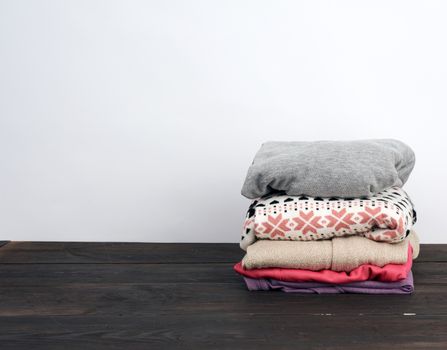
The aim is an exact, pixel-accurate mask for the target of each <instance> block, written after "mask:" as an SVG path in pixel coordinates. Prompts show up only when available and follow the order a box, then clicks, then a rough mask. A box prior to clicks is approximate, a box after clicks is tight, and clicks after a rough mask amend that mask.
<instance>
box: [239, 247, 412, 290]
mask: <svg viewBox="0 0 447 350" xmlns="http://www.w3.org/2000/svg"><path fill="white" fill-rule="evenodd" d="M412 262H413V251H412V248H411V246H410V245H409V246H408V260H407V262H406V263H405V264H387V265H385V266H383V267H379V266H376V265H371V264H364V265H360V266H359V267H357V268H356V269H354V270H352V271H350V272H337V271H332V270H321V271H310V270H301V269H283V268H265V269H252V270H246V269H244V268H243V267H242V264H241V263H240V262H239V263H237V264H236V265H234V270H235V271H236V272H237V273H239V274H241V275H242V276H246V277H250V278H273V279H276V280H280V281H286V282H303V281H314V282H325V283H336V284H340V283H350V282H359V281H369V280H376V281H382V282H394V281H398V280H401V279H404V278H407V276H408V272H409V271H410V270H411V266H412Z"/></svg>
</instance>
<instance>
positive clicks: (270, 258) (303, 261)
mask: <svg viewBox="0 0 447 350" xmlns="http://www.w3.org/2000/svg"><path fill="white" fill-rule="evenodd" d="M409 244H411V246H412V247H413V259H415V258H416V257H417V256H418V254H419V239H418V237H417V234H416V232H414V231H412V232H411V233H410V235H409V236H408V237H407V238H406V239H405V240H404V241H403V242H400V243H396V244H388V243H383V242H375V241H372V240H370V239H367V238H364V237H359V236H350V237H336V238H333V239H330V240H323V241H308V242H299V241H269V240H259V241H257V242H255V243H254V244H252V245H251V246H249V247H248V249H247V254H246V255H245V257H244V258H243V260H242V266H243V267H244V268H245V269H247V270H251V269H259V268H267V267H282V268H294V269H306V270H312V271H319V270H324V269H327V270H333V271H352V270H354V269H355V268H357V267H359V266H360V265H363V264H372V265H376V266H384V265H387V264H404V263H405V262H406V261H407V258H408V245H409Z"/></svg>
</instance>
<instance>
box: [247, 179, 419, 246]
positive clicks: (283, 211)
mask: <svg viewBox="0 0 447 350" xmlns="http://www.w3.org/2000/svg"><path fill="white" fill-rule="evenodd" d="M250 208H251V211H250V212H249V214H247V218H246V220H245V222H244V232H243V234H242V240H241V246H242V242H243V241H244V239H245V242H253V241H254V240H255V239H256V238H260V239H271V240H284V239H287V240H317V239H329V238H332V237H335V236H338V237H339V236H344V235H362V236H364V237H367V238H369V239H372V240H376V241H384V242H390V243H394V242H400V241H402V240H403V239H404V238H405V235H406V232H408V230H410V229H411V227H412V226H413V221H414V218H413V207H412V205H411V201H410V199H409V198H408V195H407V194H406V193H405V192H404V191H403V190H402V189H400V188H397V187H392V188H390V189H388V190H385V191H383V192H382V193H379V194H377V195H375V196H372V197H369V198H365V199H346V200H345V199H335V200H334V199H332V198H331V199H325V198H323V199H321V198H319V199H316V198H315V199H314V198H312V197H305V196H302V197H294V196H287V195H279V196H274V197H269V198H265V199H262V198H261V199H257V200H256V201H255V202H253V205H252V207H250ZM248 244H251V243H248Z"/></svg>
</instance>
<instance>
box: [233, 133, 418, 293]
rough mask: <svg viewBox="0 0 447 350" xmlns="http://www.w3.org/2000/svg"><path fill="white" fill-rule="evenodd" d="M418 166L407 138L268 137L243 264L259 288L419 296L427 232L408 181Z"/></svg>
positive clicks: (241, 269) (252, 176)
mask: <svg viewBox="0 0 447 350" xmlns="http://www.w3.org/2000/svg"><path fill="white" fill-rule="evenodd" d="M414 163H415V156H414V153H413V151H412V150H411V148H409V147H408V146H407V145H405V144H404V143H402V142H400V141H397V140H364V141H317V142H267V143H265V144H263V145H262V147H261V149H260V150H259V151H258V153H257V154H256V156H255V159H254V161H253V163H252V165H251V166H250V168H249V170H248V174H247V177H246V179H245V183H244V186H243V188H242V194H243V195H244V196H245V197H247V198H250V199H253V201H252V203H251V205H250V207H249V209H248V212H247V215H246V219H245V223H244V228H243V233H242V237H241V242H240V246H241V248H242V249H243V250H245V251H246V255H245V257H244V258H243V260H242V261H241V262H239V263H238V264H236V265H235V267H234V269H235V270H236V272H238V273H239V274H241V275H242V276H243V278H244V280H245V283H246V285H247V287H248V289H249V290H282V291H284V292H297V293H366V294H410V293H412V292H413V290H414V285H413V276H412V273H411V266H412V261H413V259H415V258H416V257H417V256H418V254H419V239H418V236H417V234H416V232H415V231H414V229H413V226H414V224H415V222H416V212H415V210H414V208H413V204H412V202H411V200H410V198H409V197H408V195H407V193H406V192H405V191H404V190H403V189H402V186H403V185H404V183H405V182H406V181H407V179H408V177H409V175H410V173H411V171H412V170H413V167H414Z"/></svg>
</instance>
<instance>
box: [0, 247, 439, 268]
mask: <svg viewBox="0 0 447 350" xmlns="http://www.w3.org/2000/svg"><path fill="white" fill-rule="evenodd" d="M243 255H244V252H243V251H242V250H241V249H240V248H239V246H238V245H237V244H233V243H107V242H103V243H98V242H89V243H85V242H10V243H8V244H6V245H4V246H3V247H1V248H0V264H9V263H14V264H18V263H21V264H35V263H41V264H42V263H45V264H55V263H56V264H57V263H74V264H88V263H109V264H110V263H113V264H124V263H134V264H145V263H171V264H181V263H208V262H209V263H232V262H237V261H239V260H241V259H242V257H243ZM418 261H421V262H422V261H427V262H428V261H429V262H447V245H445V244H423V245H422V246H421V254H420V256H419V258H418Z"/></svg>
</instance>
